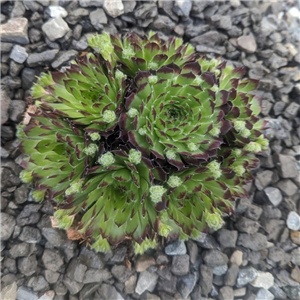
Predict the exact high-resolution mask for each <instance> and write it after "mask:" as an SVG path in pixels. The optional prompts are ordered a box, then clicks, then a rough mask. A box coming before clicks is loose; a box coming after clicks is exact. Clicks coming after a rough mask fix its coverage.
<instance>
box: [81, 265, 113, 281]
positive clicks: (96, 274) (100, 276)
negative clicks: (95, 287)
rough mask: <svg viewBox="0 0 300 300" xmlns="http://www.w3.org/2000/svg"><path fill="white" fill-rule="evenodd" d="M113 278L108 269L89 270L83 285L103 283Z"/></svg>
mask: <svg viewBox="0 0 300 300" xmlns="http://www.w3.org/2000/svg"><path fill="white" fill-rule="evenodd" d="M111 277H112V275H111V273H110V272H109V271H108V270H107V269H102V270H97V269H89V270H87V271H86V272H85V275H84V279H83V283H84V284H87V283H94V282H102V281H106V280H108V279H110V278H111Z"/></svg>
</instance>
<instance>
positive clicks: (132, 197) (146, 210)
mask: <svg viewBox="0 0 300 300" xmlns="http://www.w3.org/2000/svg"><path fill="white" fill-rule="evenodd" d="M151 169H153V167H152V164H151V162H150V161H149V160H147V159H145V158H143V157H142V156H141V153H140V152H139V151H137V150H134V149H131V150H130V151H129V152H127V151H124V150H114V151H112V152H104V153H100V154H99V157H98V160H97V163H96V165H95V166H93V167H91V168H89V169H88V171H87V173H86V177H85V178H84V179H83V180H82V182H81V185H80V190H79V191H78V190H76V191H74V192H72V193H70V194H69V195H67V197H66V199H65V201H64V203H63V205H62V206H61V209H59V210H58V211H56V213H55V216H56V217H57V219H58V221H59V223H62V224H63V222H64V220H63V218H64V216H66V215H70V216H73V215H80V216H81V220H80V222H79V223H78V224H77V226H76V228H75V229H76V230H78V231H79V232H81V233H82V234H83V235H84V236H86V237H93V239H94V240H95V242H94V244H93V245H92V246H93V247H94V248H95V249H96V250H98V251H107V250H109V244H111V245H117V244H119V243H120V242H122V241H123V240H124V239H125V238H126V237H127V238H129V237H130V238H131V239H133V240H134V241H136V242H138V243H139V244H141V243H142V242H143V241H144V240H146V239H150V240H153V239H154V237H155V231H153V224H154V222H155V218H156V210H155V206H154V205H153V203H152V202H151V200H150V198H149V195H148V194H149V189H150V187H151V180H153V178H154V175H153V173H152V171H151Z"/></svg>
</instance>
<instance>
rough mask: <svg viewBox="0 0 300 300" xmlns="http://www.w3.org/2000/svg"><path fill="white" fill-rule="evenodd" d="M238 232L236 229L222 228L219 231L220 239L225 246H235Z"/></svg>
mask: <svg viewBox="0 0 300 300" xmlns="http://www.w3.org/2000/svg"><path fill="white" fill-rule="evenodd" d="M237 237H238V232H237V231H236V230H227V229H221V230H220V231H219V232H218V241H219V243H220V244H221V246H222V247H223V248H234V247H235V245H236V240H237Z"/></svg>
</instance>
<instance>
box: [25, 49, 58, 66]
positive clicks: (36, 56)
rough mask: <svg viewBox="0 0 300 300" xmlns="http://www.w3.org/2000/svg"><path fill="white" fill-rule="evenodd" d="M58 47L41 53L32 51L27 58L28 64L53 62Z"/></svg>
mask: <svg viewBox="0 0 300 300" xmlns="http://www.w3.org/2000/svg"><path fill="white" fill-rule="evenodd" d="M58 52H59V50H58V49H53V50H46V51H44V52H41V53H32V54H29V56H28V58H27V65H28V66H29V67H37V66H45V65H46V64H47V63H49V62H51V61H52V60H53V59H54V58H55V56H56V55H57V53H58Z"/></svg>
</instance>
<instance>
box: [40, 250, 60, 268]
mask: <svg viewBox="0 0 300 300" xmlns="http://www.w3.org/2000/svg"><path fill="white" fill-rule="evenodd" d="M42 261H43V263H44V266H45V268H46V269H48V270H51V271H53V272H57V271H58V270H59V269H60V268H61V267H62V266H63V265H64V261H63V259H62V257H61V255H60V253H59V251H56V250H49V249H45V250H44V253H43V256H42Z"/></svg>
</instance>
